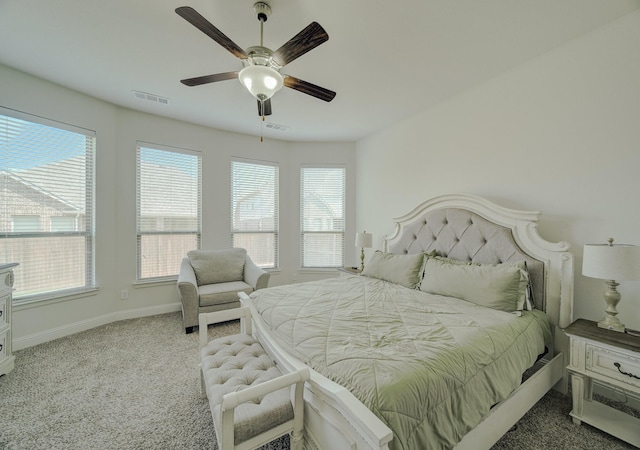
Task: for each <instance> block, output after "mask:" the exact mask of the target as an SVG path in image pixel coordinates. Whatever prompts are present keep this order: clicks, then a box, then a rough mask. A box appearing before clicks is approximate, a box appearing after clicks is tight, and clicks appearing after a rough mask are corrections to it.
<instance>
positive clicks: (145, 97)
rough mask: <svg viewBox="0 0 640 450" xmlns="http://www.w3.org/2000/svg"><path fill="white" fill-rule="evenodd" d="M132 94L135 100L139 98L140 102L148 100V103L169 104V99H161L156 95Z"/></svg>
mask: <svg viewBox="0 0 640 450" xmlns="http://www.w3.org/2000/svg"><path fill="white" fill-rule="evenodd" d="M132 92H133V95H135V96H136V98H139V99H140V100H148V101H150V102H154V103H161V104H163V105H168V104H169V99H168V98H166V97H161V96H159V95H156V94H149V93H148V92H140V91H132Z"/></svg>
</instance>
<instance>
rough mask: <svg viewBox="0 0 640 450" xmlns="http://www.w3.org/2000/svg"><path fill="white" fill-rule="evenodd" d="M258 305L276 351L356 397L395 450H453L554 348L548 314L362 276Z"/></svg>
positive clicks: (272, 292)
mask: <svg viewBox="0 0 640 450" xmlns="http://www.w3.org/2000/svg"><path fill="white" fill-rule="evenodd" d="M252 297H253V298H254V304H255V306H256V308H257V310H258V312H259V313H260V314H261V316H262V318H263V319H264V322H265V323H266V325H267V326H268V327H269V328H270V329H271V332H272V335H273V337H274V338H275V339H276V340H277V342H278V343H279V344H280V345H282V346H283V347H284V348H285V349H287V350H288V351H289V352H290V353H291V354H292V355H294V356H295V357H297V358H299V359H300V360H302V361H303V362H304V363H306V364H307V365H309V366H310V367H311V368H313V369H314V370H316V371H318V372H320V373H321V374H322V375H324V376H325V377H327V378H329V379H331V380H333V381H335V382H337V383H339V384H340V385H342V386H344V387H346V388H347V389H348V390H349V391H351V392H352V393H353V394H354V395H355V396H356V397H357V398H358V399H359V400H360V401H361V402H362V403H364V404H365V405H366V406H367V407H368V408H369V409H370V410H371V411H373V412H374V413H375V414H376V415H377V416H378V417H379V418H380V419H381V420H382V421H383V422H384V423H386V424H387V426H389V428H390V429H391V430H392V431H393V440H392V442H391V444H390V447H391V448H392V449H396V450H397V449H406V450H416V449H439V448H451V447H453V446H454V445H455V444H456V443H457V442H459V441H460V439H461V438H462V437H463V436H464V434H465V433H467V432H468V431H469V430H470V429H472V428H473V427H475V426H476V425H477V424H478V423H480V421H481V420H482V418H483V417H484V416H485V415H486V414H487V412H488V411H489V409H490V408H491V406H492V405H494V404H495V403H497V402H499V401H501V400H503V399H504V398H505V397H506V396H507V395H508V394H509V393H510V392H511V391H512V390H513V389H515V388H516V387H518V386H519V384H520V382H521V376H522V373H523V372H524V371H525V370H526V369H527V368H529V367H531V366H532V365H533V363H534V362H535V360H536V358H537V356H538V355H540V354H541V353H543V352H544V347H545V343H548V342H549V340H550V339H551V331H550V326H549V323H548V321H547V318H546V316H545V314H544V313H542V312H540V311H532V312H525V313H524V314H523V315H522V317H518V316H515V315H513V314H509V313H505V312H501V311H496V310H493V309H488V308H485V307H482V306H477V305H475V304H473V303H469V302H466V301H463V300H459V299H455V298H452V297H443V296H437V295H431V294H427V293H425V292H421V291H419V290H413V289H408V288H405V287H402V286H399V285H396V284H392V283H388V282H384V281H381V280H377V279H373V278H368V277H364V276H351V277H340V278H335V279H329V280H322V281H314V282H308V283H301V284H296V285H288V286H278V287H273V288H268V289H263V290H259V291H257V292H255V293H253V294H252Z"/></svg>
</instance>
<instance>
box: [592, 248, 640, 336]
mask: <svg viewBox="0 0 640 450" xmlns="http://www.w3.org/2000/svg"><path fill="white" fill-rule="evenodd" d="M608 242H609V243H608V244H586V245H585V246H584V255H583V259H582V275H584V276H587V277H590V278H599V279H601V280H607V281H606V284H607V290H606V291H605V292H604V301H605V303H606V304H607V307H606V308H605V313H606V316H605V317H604V319H602V320H601V321H600V322H598V326H599V327H600V328H606V329H608V330H612V331H620V332H624V331H625V326H624V324H622V323H621V322H620V319H618V317H616V316H617V315H618V310H617V309H616V305H617V304H618V303H619V302H620V298H621V296H620V293H619V292H618V289H617V287H618V286H619V285H620V283H618V282H617V281H616V280H618V281H630V280H640V247H639V246H636V245H624V244H616V245H614V244H613V238H609V239H608Z"/></svg>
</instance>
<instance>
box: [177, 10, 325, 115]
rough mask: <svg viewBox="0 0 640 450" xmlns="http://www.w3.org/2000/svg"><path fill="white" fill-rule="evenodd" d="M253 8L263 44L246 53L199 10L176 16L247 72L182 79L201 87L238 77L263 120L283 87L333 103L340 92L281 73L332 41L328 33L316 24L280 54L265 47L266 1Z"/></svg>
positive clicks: (302, 32) (184, 81)
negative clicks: (285, 68) (275, 95)
mask: <svg viewBox="0 0 640 450" xmlns="http://www.w3.org/2000/svg"><path fill="white" fill-rule="evenodd" d="M253 9H254V11H255V12H256V14H257V16H258V20H259V21H260V45H257V46H253V47H249V48H247V49H246V50H243V49H242V48H240V47H239V46H238V45H236V44H235V43H234V42H233V41H232V40H231V39H229V38H228V37H227V36H226V35H225V34H224V33H222V32H221V31H220V30H219V29H218V28H216V27H215V26H214V25H213V24H211V23H210V22H209V21H208V20H207V19H205V18H204V17H202V15H200V14H199V13H198V12H197V11H196V10H195V9H193V8H191V7H188V6H181V7H179V8H177V9H176V13H177V14H178V15H180V16H181V17H182V18H184V19H185V20H186V21H187V22H189V23H190V24H191V25H193V26H194V27H196V28H197V29H199V30H200V31H202V32H203V33H204V34H206V35H207V36H209V37H210V38H211V39H213V40H214V41H216V42H217V43H218V44H220V45H221V46H222V47H224V48H225V49H226V50H227V51H229V52H230V53H231V54H233V55H234V56H236V57H237V58H239V59H240V60H241V61H242V65H243V69H242V70H240V71H235V72H224V73H217V74H213V75H204V76H200V77H195V78H187V79H184V80H180V82H181V83H183V84H185V85H187V86H199V85H202V84H207V83H214V82H217V81H224V80H231V79H234V78H237V79H238V80H240V83H242V84H243V85H244V86H245V87H246V88H247V90H248V91H249V92H250V93H251V95H253V96H254V97H255V98H256V99H257V100H258V114H259V115H260V116H262V117H263V119H264V116H268V115H270V114H271V97H272V96H273V94H275V93H276V92H277V91H279V90H280V89H281V88H282V86H285V87H288V88H291V89H295V90H296V91H299V92H302V93H304V94H307V95H311V96H312V97H316V98H318V99H320V100H324V101H325V102H330V101H331V100H333V98H334V97H335V96H336V93H335V92H333V91H330V90H329V89H325V88H323V87H320V86H316V85H315V84H312V83H309V82H307V81H304V80H301V79H299V78H295V77H292V76H291V75H285V74H281V73H280V70H281V69H282V68H283V67H284V66H285V65H287V64H289V63H290V62H292V61H294V60H295V59H297V58H299V57H300V56H302V55H304V54H305V53H307V52H308V51H310V50H313V49H314V48H316V47H317V46H319V45H320V44H322V43H324V42H326V41H327V40H328V39H329V35H328V34H327V32H326V31H325V30H324V28H322V26H320V24H318V23H317V22H312V23H311V24H309V25H308V26H307V27H306V28H304V29H303V30H302V31H301V32H300V33H298V34H296V35H295V36H294V37H292V38H291V39H290V40H289V41H287V42H286V43H285V44H284V45H282V47H280V48H279V49H278V50H276V51H272V50H271V49H269V48H267V47H264V46H263V39H262V38H263V36H262V34H263V26H264V22H266V21H267V19H268V17H269V15H270V14H271V8H270V7H269V5H268V4H267V3H266V2H257V3H255V4H254V5H253Z"/></svg>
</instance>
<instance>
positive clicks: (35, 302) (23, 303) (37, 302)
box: [12, 288, 99, 311]
mask: <svg viewBox="0 0 640 450" xmlns="http://www.w3.org/2000/svg"><path fill="white" fill-rule="evenodd" d="M98 291H99V289H98V288H89V289H84V290H81V291H76V292H70V293H68V294H61V295H58V296H53V297H46V298H33V299H25V300H20V299H14V300H13V304H12V309H13V310H14V311H23V310H27V309H32V308H38V307H40V306H44V305H54V304H56V303H61V302H66V301H69V300H76V299H79V298H84V297H91V296H94V295H97V294H98Z"/></svg>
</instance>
